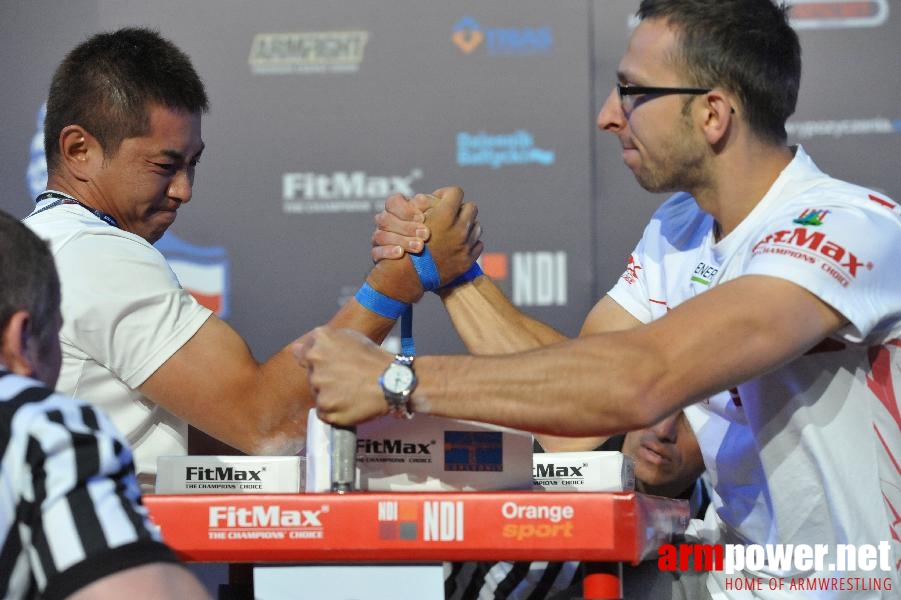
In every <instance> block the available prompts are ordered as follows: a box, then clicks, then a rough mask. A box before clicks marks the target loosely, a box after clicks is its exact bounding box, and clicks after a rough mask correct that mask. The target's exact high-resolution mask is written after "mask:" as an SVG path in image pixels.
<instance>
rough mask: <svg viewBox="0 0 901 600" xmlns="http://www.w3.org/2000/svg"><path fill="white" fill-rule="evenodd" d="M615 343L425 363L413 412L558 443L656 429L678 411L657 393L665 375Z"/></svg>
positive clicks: (577, 343)
mask: <svg viewBox="0 0 901 600" xmlns="http://www.w3.org/2000/svg"><path fill="white" fill-rule="evenodd" d="M614 337H617V334H611V335H610V336H603V338H602V337H601V336H596V337H595V338H593V339H591V340H587V339H585V338H583V339H580V340H573V341H567V342H564V343H563V344H560V345H555V346H553V347H549V348H542V349H538V350H534V351H531V352H526V353H522V354H516V355H508V356H491V357H469V356H451V357H421V358H419V359H417V362H416V372H417V377H418V379H419V384H418V386H417V388H416V391H415V392H414V394H413V408H414V412H425V413H430V414H435V415H439V416H444V417H449V418H457V419H468V420H474V421H486V422H489V423H495V424H498V425H503V426H507V427H512V428H515V429H520V430H523V431H531V432H534V433H536V434H548V435H552V436H584V437H589V436H590V437H592V438H596V437H598V436H606V435H611V434H614V433H619V432H622V431H626V430H630V429H636V428H641V427H645V426H649V425H651V424H653V423H655V422H656V421H658V420H659V419H660V418H662V417H664V416H665V415H667V414H669V412H671V411H672V410H675V408H676V405H674V404H673V403H672V400H668V399H666V398H664V397H662V396H661V395H660V394H655V393H654V392H653V390H655V388H656V386H657V384H658V383H659V381H660V379H661V378H662V376H663V373H662V372H660V371H658V370H656V369H654V368H653V367H652V366H651V365H652V364H653V361H648V360H647V354H646V352H645V351H643V350H642V349H641V348H640V347H637V346H634V347H632V348H628V346H627V345H625V344H621V343H616V341H615V340H613V339H612V338H614ZM608 340H609V342H611V343H609V344H606V343H604V342H605V341H608ZM646 362H647V364H648V365H649V367H648V368H647V369H645V370H644V371H641V374H640V375H639V374H637V372H639V371H640V370H639V369H638V368H636V365H644V364H645V363H646ZM538 390H540V391H538ZM647 398H653V399H654V400H653V401H644V400H645V399H647ZM580 449H585V447H584V445H583V447H582V448H580Z"/></svg>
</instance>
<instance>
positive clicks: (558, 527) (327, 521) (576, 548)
mask: <svg viewBox="0 0 901 600" xmlns="http://www.w3.org/2000/svg"><path fill="white" fill-rule="evenodd" d="M144 503H145V505H146V506H147V508H148V510H149V511H150V516H151V519H153V521H154V522H155V523H156V524H157V525H158V526H159V527H160V528H161V530H162V534H163V538H164V539H165V541H166V543H168V544H169V545H170V546H171V547H172V548H173V549H174V550H175V551H176V553H178V554H179V556H180V557H181V558H182V559H183V560H186V561H195V562H233V563H265V562H317V563H321V562H341V563H348V562H374V563H390V562H404V563H410V562H435V561H446V560H447V561H459V560H583V561H606V562H628V563H637V562H639V561H640V560H642V559H645V558H649V557H651V556H656V552H657V548H658V547H659V546H660V544H663V543H667V542H668V541H670V540H671V539H672V536H673V535H674V534H677V533H681V532H683V531H684V530H685V527H686V526H687V524H688V520H689V508H688V503H687V502H686V501H683V500H672V499H668V498H658V497H654V496H647V495H644V494H640V493H636V492H617V493H611V492H528V491H509V492H459V493H453V492H428V493H426V492H422V493H420V492H393V493H387V492H354V493H348V494H235V495H232V494H216V495H213V494H209V495H204V494H197V495H193V494H189V495H154V494H148V495H146V496H144Z"/></svg>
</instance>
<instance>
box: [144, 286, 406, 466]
mask: <svg viewBox="0 0 901 600" xmlns="http://www.w3.org/2000/svg"><path fill="white" fill-rule="evenodd" d="M329 324H330V325H333V326H335V327H342V328H352V329H355V330H357V331H359V332H360V333H362V334H364V335H366V336H367V337H369V338H370V339H372V340H374V341H377V342H380V341H381V340H382V339H384V337H385V336H386V335H387V334H388V332H390V331H391V328H392V326H393V324H394V321H393V320H392V319H387V318H385V317H381V316H379V315H377V314H375V313H373V312H371V311H368V310H366V309H365V308H363V307H362V306H360V304H359V303H357V302H356V301H355V300H350V301H348V302H347V303H346V304H345V305H344V306H342V307H341V309H340V310H339V311H338V312H337V313H336V314H335V316H334V317H333V318H332V319H331V321H330V322H329ZM303 337H305V336H302V337H301V338H300V340H302V339H303ZM140 389H141V392H142V393H143V394H145V395H146V396H147V397H148V398H150V399H152V400H153V401H154V402H156V403H157V404H160V405H161V406H163V407H165V408H166V409H167V410H169V411H170V412H172V413H173V414H175V415H178V416H179V417H181V418H182V419H184V420H185V421H187V422H188V423H190V424H191V425H193V426H194V427H196V428H197V429H200V430H201V431H203V432H204V433H206V434H208V435H210V436H212V437H213V438H215V439H217V440H220V441H222V442H224V443H226V444H228V445H230V446H232V447H234V448H236V449H239V450H241V451H242V452H246V453H249V454H294V453H296V452H298V451H299V450H301V449H302V448H303V445H304V442H305V439H306V422H307V415H308V413H309V409H310V408H312V407H313V406H314V400H313V394H312V391H311V389H310V386H309V379H308V373H307V368H306V364H304V363H298V360H297V358H296V357H295V356H294V354H293V353H292V351H291V347H290V345H288V346H286V347H285V348H282V349H281V350H280V351H279V352H277V353H275V354H274V355H273V356H272V357H270V358H269V359H268V360H267V361H265V362H263V363H259V362H257V361H256V360H255V359H254V358H253V356H252V354H251V352H250V349H249V348H248V346H247V344H246V343H245V342H244V340H243V339H242V338H241V337H240V336H239V335H238V334H237V333H236V332H235V331H234V330H233V329H232V328H231V327H230V326H229V325H228V324H227V323H225V322H224V321H222V320H220V319H218V318H216V317H215V316H214V317H211V318H210V319H208V321H207V322H206V323H204V325H203V326H202V327H201V328H200V330H198V332H197V333H196V334H195V335H194V337H193V338H192V339H191V340H189V341H188V342H187V343H186V344H185V345H184V346H182V348H180V349H179V350H178V351H177V352H176V353H175V354H174V355H173V356H172V357H170V358H169V360H167V361H166V362H165V363H164V364H163V365H162V366H161V367H160V368H159V369H157V371H156V372H155V373H154V374H153V375H151V376H150V378H148V380H147V381H146V382H144V384H142V385H141V388H140Z"/></svg>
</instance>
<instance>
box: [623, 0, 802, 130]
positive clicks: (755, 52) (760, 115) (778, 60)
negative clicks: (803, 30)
mask: <svg viewBox="0 0 901 600" xmlns="http://www.w3.org/2000/svg"><path fill="white" fill-rule="evenodd" d="M637 14H638V17H639V18H640V19H663V20H665V21H667V22H668V23H669V24H670V25H672V26H673V27H674V29H675V32H676V35H677V38H678V40H679V42H680V47H679V50H678V52H677V55H676V56H674V57H673V59H674V62H675V64H676V65H678V66H680V67H682V68H684V69H685V73H686V75H688V76H689V77H691V78H692V81H688V82H686V83H687V84H689V85H693V86H698V87H705V88H713V87H721V88H723V89H726V90H727V91H730V92H732V93H734V94H736V95H737V96H738V98H739V100H740V101H741V103H742V108H743V110H744V113H745V114H746V115H747V120H748V123H749V124H750V126H751V129H752V130H753V131H754V132H755V133H756V134H757V135H758V136H760V137H761V138H762V139H765V140H769V141H772V142H778V143H784V142H785V140H786V138H787V135H786V132H785V122H786V121H787V120H788V118H789V117H790V116H791V115H792V114H793V113H794V112H795V106H796V105H797V102H798V88H799V87H800V84H801V45H800V42H799V40H798V34H797V33H796V32H795V30H794V29H792V27H791V25H789V23H788V17H789V8H788V7H787V6H786V5H785V4H784V3H781V4H779V5H777V4H775V3H774V2H772V0H643V1H642V3H641V6H640V7H639V9H638V13H637Z"/></svg>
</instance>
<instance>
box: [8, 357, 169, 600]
mask: <svg viewBox="0 0 901 600" xmlns="http://www.w3.org/2000/svg"><path fill="white" fill-rule="evenodd" d="M0 456H2V463H0V595H2V597H3V598H34V597H41V598H47V599H54V598H65V597H66V596H69V595H70V594H72V593H74V592H76V591H78V590H79V589H81V588H83V587H85V586H86V585H88V584H90V583H92V582H94V581H96V580H98V579H100V578H102V577H105V576H107V575H111V574H113V573H116V572H118V571H121V570H124V569H128V568H131V567H137V566H140V565H144V564H148V563H154V562H161V561H162V562H174V561H176V558H175V556H174V554H173V553H172V552H171V550H169V548H167V547H166V546H165V545H163V544H162V542H161V541H160V538H159V534H158V532H157V530H156V528H155V527H154V526H153V525H152V524H151V523H150V522H149V521H148V519H147V512H146V510H145V509H144V507H143V505H141V500H140V492H139V489H138V484H137V481H136V479H135V476H134V465H133V463H132V457H131V451H130V450H129V449H128V447H127V445H126V444H125V442H123V440H122V438H121V437H120V435H119V434H118V432H117V431H116V430H115V429H114V428H113V426H112V425H111V424H110V422H109V421H108V420H107V419H106V418H105V417H104V416H103V415H102V414H101V413H99V412H98V411H96V410H95V409H93V408H92V407H90V406H89V405H87V404H85V403H82V402H79V401H76V400H73V399H72V398H68V397H66V396H62V395H59V394H55V393H54V392H53V391H52V390H49V389H47V388H46V387H44V386H43V385H42V384H40V383H39V382H37V381H35V380H34V379H30V378H27V377H21V376H18V375H12V374H9V373H7V372H5V371H2V370H0Z"/></svg>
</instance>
